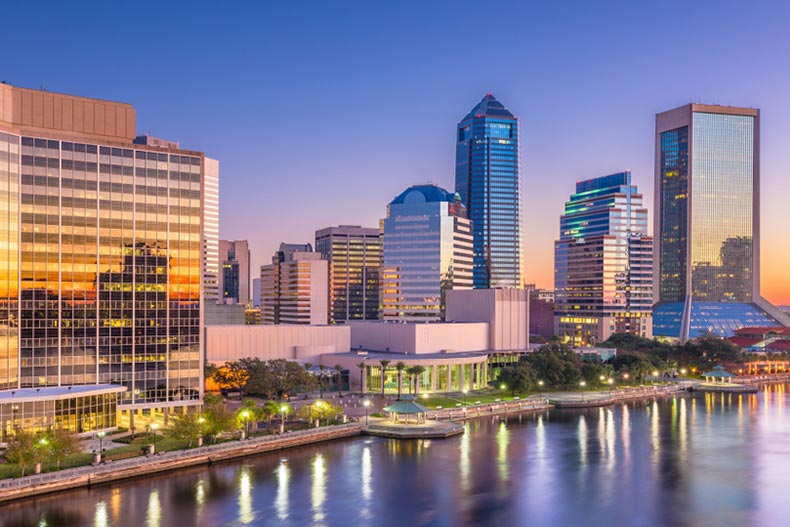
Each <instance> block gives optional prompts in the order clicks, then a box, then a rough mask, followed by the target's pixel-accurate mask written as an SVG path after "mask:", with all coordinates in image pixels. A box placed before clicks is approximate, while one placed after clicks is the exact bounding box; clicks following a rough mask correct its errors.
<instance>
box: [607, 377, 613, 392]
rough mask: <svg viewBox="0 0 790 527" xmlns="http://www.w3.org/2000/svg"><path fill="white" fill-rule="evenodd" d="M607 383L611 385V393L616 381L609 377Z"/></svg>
mask: <svg viewBox="0 0 790 527" xmlns="http://www.w3.org/2000/svg"><path fill="white" fill-rule="evenodd" d="M606 382H607V383H609V391H610V392H611V391H612V385H613V384H614V379H613V378H611V377H609V379H608V380H607V381H606Z"/></svg>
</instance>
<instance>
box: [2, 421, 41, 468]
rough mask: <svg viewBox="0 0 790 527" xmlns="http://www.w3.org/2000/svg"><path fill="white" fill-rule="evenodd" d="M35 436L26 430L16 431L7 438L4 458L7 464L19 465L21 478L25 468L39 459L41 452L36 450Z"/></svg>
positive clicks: (36, 441) (36, 439) (36, 440)
mask: <svg viewBox="0 0 790 527" xmlns="http://www.w3.org/2000/svg"><path fill="white" fill-rule="evenodd" d="M38 440H39V438H38V437H37V435H36V434H34V433H32V432H28V431H26V430H16V432H15V433H14V435H12V436H9V437H8V447H7V448H6V453H5V458H6V461H8V462H9V463H13V464H14V465H19V468H20V469H21V470H22V476H24V475H25V471H26V470H27V467H29V466H30V465H33V464H35V463H38V462H39V460H40V459H41V451H40V449H39V448H38V445H39V443H38Z"/></svg>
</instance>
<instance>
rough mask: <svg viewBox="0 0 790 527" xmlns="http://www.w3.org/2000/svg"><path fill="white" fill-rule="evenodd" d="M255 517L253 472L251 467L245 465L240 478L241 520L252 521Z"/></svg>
mask: <svg viewBox="0 0 790 527" xmlns="http://www.w3.org/2000/svg"><path fill="white" fill-rule="evenodd" d="M254 519H255V516H254V514H253V512H252V474H251V473H250V467H249V466H247V465H245V466H244V467H242V469H241V477H240V478H239V521H240V522H241V523H251V522H252V520H254Z"/></svg>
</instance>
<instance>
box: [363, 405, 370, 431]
mask: <svg viewBox="0 0 790 527" xmlns="http://www.w3.org/2000/svg"><path fill="white" fill-rule="evenodd" d="M362 406H364V407H365V426H368V406H370V401H369V400H368V399H365V400H364V401H362Z"/></svg>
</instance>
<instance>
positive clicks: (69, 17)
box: [0, 0, 790, 304]
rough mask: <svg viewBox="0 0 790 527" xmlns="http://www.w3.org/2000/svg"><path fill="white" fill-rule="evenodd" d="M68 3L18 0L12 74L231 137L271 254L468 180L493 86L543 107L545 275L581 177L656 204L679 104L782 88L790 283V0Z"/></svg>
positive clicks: (216, 140)
mask: <svg viewBox="0 0 790 527" xmlns="http://www.w3.org/2000/svg"><path fill="white" fill-rule="evenodd" d="M44 3H46V2H44ZM52 4H53V5H52V6H48V7H47V6H44V5H42V3H37V4H36V7H33V6H32V5H27V4H26V3H25V2H14V3H11V4H10V5H7V6H4V7H3V18H4V19H5V20H6V21H14V22H13V23H10V24H9V23H6V24H4V25H3V37H4V38H3V41H4V42H5V47H4V49H5V52H4V53H3V54H0V80H5V81H7V82H8V83H9V84H13V85H17V86H24V87H30V88H39V87H42V86H43V87H44V88H45V89H47V90H50V91H58V92H64V93H71V94H76V95H83V96H89V97H98V98H104V99H111V100H117V101H123V102H128V103H131V104H133V105H134V106H135V107H136V109H137V125H138V131H139V133H144V132H150V133H151V134H153V135H157V136H161V137H165V138H168V139H173V140H178V141H181V145H182V147H184V148H189V149H195V150H203V151H205V152H206V153H207V154H208V155H210V156H211V157H215V158H218V159H219V160H220V163H221V165H220V167H221V183H220V193H221V207H220V208H221V235H222V237H223V238H230V239H249V240H250V244H251V247H252V254H253V269H256V268H257V266H258V265H260V264H262V263H268V261H269V259H270V257H271V254H272V252H273V251H274V250H275V249H276V247H277V245H278V244H279V243H280V242H281V241H287V242H308V241H309V242H312V241H313V233H314V231H315V230H316V229H319V228H323V227H326V226H330V225H338V224H361V225H366V226H371V227H375V226H377V225H378V219H379V218H381V217H383V216H384V214H385V207H386V204H387V203H388V202H389V201H390V200H391V199H392V198H393V197H394V196H395V195H397V194H398V193H400V192H401V191H402V190H403V189H404V188H406V187H407V186H409V185H412V184H415V183H423V182H426V181H432V182H435V183H437V184H439V185H441V186H444V187H446V188H448V189H452V188H453V185H454V156H455V142H454V140H455V125H456V123H457V122H458V120H459V119H460V118H462V117H463V116H464V115H465V114H466V113H467V112H468V111H469V110H470V109H471V108H472V107H473V106H474V105H475V104H476V103H477V102H478V101H479V100H480V99H481V98H482V97H483V95H485V93H486V92H488V91H490V92H492V93H493V94H494V95H495V96H496V97H497V98H498V99H499V100H500V101H502V102H503V103H504V104H505V106H507V107H508V108H509V109H510V110H511V111H512V112H514V113H515V114H516V115H517V116H519V117H520V118H521V170H522V188H523V195H524V204H523V207H524V221H525V223H524V233H525V253H526V277H527V279H528V280H529V281H534V282H536V283H537V284H538V286H542V287H552V285H553V269H552V266H553V240H554V238H555V237H556V236H557V233H558V229H559V227H558V225H559V214H560V213H561V211H562V207H563V203H564V200H565V199H566V198H567V197H568V195H569V194H570V193H571V192H573V190H574V184H575V182H576V181H577V180H579V179H588V178H592V177H597V176H600V175H605V174H609V173H612V172H616V171H619V170H622V169H631V170H632V172H633V175H634V180H635V182H636V184H637V185H638V186H639V188H640V190H641V191H642V192H643V193H644V194H645V197H646V200H647V202H648V204H649V208H650V209H651V212H652V198H653V192H652V181H653V155H654V144H653V133H654V115H655V114H656V113H657V112H660V111H663V110H667V109H670V108H674V107H676V106H680V105H682V104H685V103H688V102H694V101H696V102H703V103H715V104H725V105H737V106H750V107H757V108H760V109H761V111H762V130H761V139H762V151H761V153H762V204H763V205H762V225H763V229H762V276H763V280H762V286H763V295H764V296H766V297H767V298H768V299H769V300H772V301H774V302H776V303H780V304H790V271H788V270H787V266H788V262H790V234H788V221H790V220H788V214H787V210H786V209H785V207H786V203H787V199H788V196H790V66H788V57H790V31H788V30H787V20H788V19H790V5H785V3H783V2H779V1H777V2H764V1H759V0H753V1H751V2H742V1H737V2H736V1H725V0H719V1H704V2H703V1H698V2H690V1H688V0H686V1H674V0H665V1H662V2H649V3H648V2H635V1H633V0H625V1H605V0H603V1H599V2H592V1H578V2H572V1H565V2H527V1H512V2H511V1H500V2H496V3H487V2H479V1H478V2H471V1H459V0H455V1H436V2H425V1H415V2H411V1H398V2H371V1H359V2H356V1H343V2H340V1H337V2H327V1H323V2H274V1H260V2H253V1H248V2H242V1H227V2H190V3H187V2H184V3H183V4H182V5H177V3H176V2H156V3H151V5H147V4H146V3H145V2H135V3H133V4H128V3H116V2H96V3H91V2H79V3H71V2H52Z"/></svg>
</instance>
